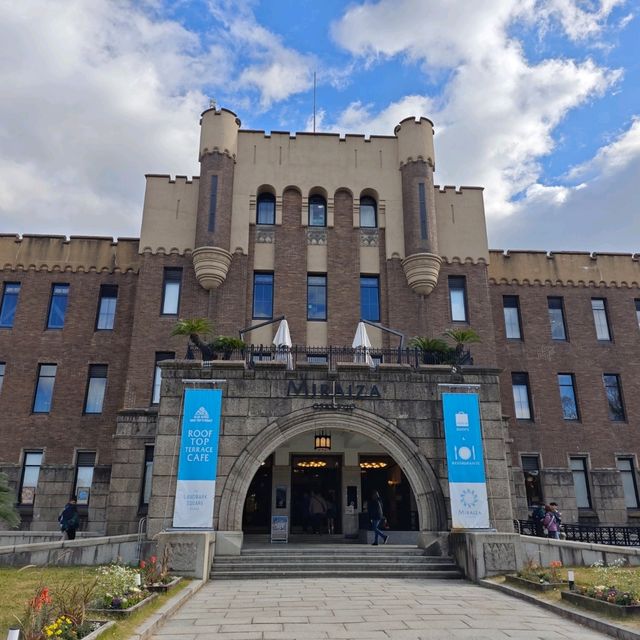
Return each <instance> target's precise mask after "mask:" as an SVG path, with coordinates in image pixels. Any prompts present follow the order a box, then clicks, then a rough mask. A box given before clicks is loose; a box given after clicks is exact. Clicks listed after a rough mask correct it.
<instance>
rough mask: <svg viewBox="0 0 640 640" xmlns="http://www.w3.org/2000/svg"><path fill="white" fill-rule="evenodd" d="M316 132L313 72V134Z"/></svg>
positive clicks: (314, 73) (314, 77) (314, 75)
mask: <svg viewBox="0 0 640 640" xmlns="http://www.w3.org/2000/svg"><path fill="white" fill-rule="evenodd" d="M315 132H316V72H315V71H314V72H313V133H315Z"/></svg>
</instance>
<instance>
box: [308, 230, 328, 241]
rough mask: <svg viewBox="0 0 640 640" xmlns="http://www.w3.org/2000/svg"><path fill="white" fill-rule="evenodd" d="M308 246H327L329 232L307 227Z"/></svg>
mask: <svg viewBox="0 0 640 640" xmlns="http://www.w3.org/2000/svg"><path fill="white" fill-rule="evenodd" d="M307 244H327V230H326V229H325V228H316V227H307Z"/></svg>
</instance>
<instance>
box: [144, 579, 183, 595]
mask: <svg viewBox="0 0 640 640" xmlns="http://www.w3.org/2000/svg"><path fill="white" fill-rule="evenodd" d="M180 580H182V576H176V577H175V578H173V580H171V582H167V583H166V584H163V583H161V582H159V583H158V584H149V585H147V587H146V589H147V591H152V592H158V593H164V592H165V591H169V589H171V588H172V587H175V586H176V585H177V584H178V582H180Z"/></svg>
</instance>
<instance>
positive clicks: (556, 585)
mask: <svg viewBox="0 0 640 640" xmlns="http://www.w3.org/2000/svg"><path fill="white" fill-rule="evenodd" d="M505 580H506V581H507V582H509V583H511V584H514V585H516V586H518V587H525V588H527V589H533V590H534V591H553V590H554V589H562V587H566V586H567V583H566V582H545V581H544V580H542V579H539V580H537V581H534V580H528V579H526V578H522V577H520V576H509V575H507V576H505Z"/></svg>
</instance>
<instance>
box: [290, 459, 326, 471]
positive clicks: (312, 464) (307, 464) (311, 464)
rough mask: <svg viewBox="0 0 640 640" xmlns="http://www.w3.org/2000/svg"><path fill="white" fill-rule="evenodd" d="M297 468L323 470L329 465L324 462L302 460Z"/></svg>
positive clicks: (297, 464)
mask: <svg viewBox="0 0 640 640" xmlns="http://www.w3.org/2000/svg"><path fill="white" fill-rule="evenodd" d="M296 466H297V467H301V468H303V469H322V468H323V467H326V466H327V463H326V462H325V461H324V460H300V462H297V463H296Z"/></svg>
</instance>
